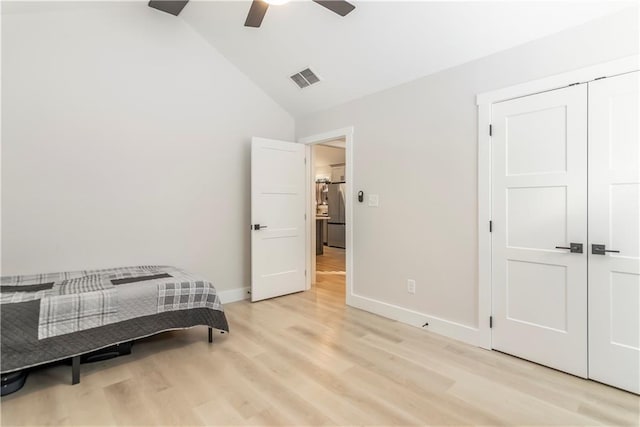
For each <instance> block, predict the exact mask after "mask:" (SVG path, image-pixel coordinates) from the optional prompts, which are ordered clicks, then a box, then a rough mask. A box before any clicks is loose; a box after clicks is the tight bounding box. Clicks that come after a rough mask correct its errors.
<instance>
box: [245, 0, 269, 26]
mask: <svg viewBox="0 0 640 427" xmlns="http://www.w3.org/2000/svg"><path fill="white" fill-rule="evenodd" d="M267 9H269V3H267V2H265V1H263V0H253V3H251V9H249V14H248V15H247V20H246V21H244V26H245V27H254V28H258V27H259V26H260V25H261V24H262V19H263V18H264V14H265V13H267Z"/></svg>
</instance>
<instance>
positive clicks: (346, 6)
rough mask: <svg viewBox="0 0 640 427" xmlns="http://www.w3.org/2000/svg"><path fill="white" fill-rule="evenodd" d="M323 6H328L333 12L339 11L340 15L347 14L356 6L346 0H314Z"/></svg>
mask: <svg viewBox="0 0 640 427" xmlns="http://www.w3.org/2000/svg"><path fill="white" fill-rule="evenodd" d="M313 1H314V2H316V3H318V4H319V5H321V6H324V7H326V8H327V9H329V10H330V11H332V12H335V13H337V14H338V15H340V16H346V15H348V14H349V12H351V11H352V10H353V9H355V8H356V7H355V6H354V5H352V4H351V3H349V2H348V1H344V0H313Z"/></svg>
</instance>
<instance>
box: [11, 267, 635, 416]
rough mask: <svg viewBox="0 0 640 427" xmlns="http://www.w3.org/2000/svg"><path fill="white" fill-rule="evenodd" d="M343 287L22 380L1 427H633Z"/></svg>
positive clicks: (601, 397) (574, 383) (593, 396)
mask: <svg viewBox="0 0 640 427" xmlns="http://www.w3.org/2000/svg"><path fill="white" fill-rule="evenodd" d="M343 280H344V278H343V276H332V275H323V277H322V280H321V281H320V283H319V284H318V285H317V286H315V287H314V289H313V290H311V291H309V292H304V293H299V294H295V295H290V296H286V297H282V298H277V299H273V300H268V301H263V302H259V303H256V304H250V303H248V302H238V303H234V304H228V305H227V306H226V310H227V314H228V317H229V322H230V326H231V334H229V335H222V336H217V338H216V342H215V343H214V344H208V343H207V339H206V338H207V330H206V328H204V327H198V328H194V329H191V330H188V331H177V332H170V333H165V334H161V335H159V336H156V337H152V338H149V339H146V340H143V341H141V342H139V343H137V344H136V345H134V347H133V354H132V355H130V356H125V357H120V358H117V359H112V360H109V361H104V362H99V363H95V364H89V365H82V382H81V383H80V384H79V385H76V386H71V385H69V382H70V368H69V367H67V366H58V367H51V368H47V369H42V370H40V371H37V372H35V373H32V374H31V375H30V377H29V379H28V380H27V384H26V386H25V387H24V388H23V389H22V390H21V391H19V392H18V393H15V394H13V395H10V396H7V397H6V398H3V399H2V407H1V410H2V415H1V421H2V425H43V424H49V425H60V424H74V425H114V424H117V425H152V424H163V425H219V426H222V425H285V424H286V425H366V424H370V425H419V424H439V425H454V424H455V425H463V424H483V425H513V424H527V425H556V426H560V425H598V424H603V425H637V424H638V413H639V403H640V401H639V398H638V397H637V396H635V395H632V394H629V393H625V392H622V391H620V390H616V389H613V388H610V387H607V386H604V385H601V384H598V383H595V382H590V381H586V380H582V379H579V378H576V377H573V376H570V375H566V374H563V373H560V372H557V371H554V370H551V369H547V368H544V367H542V366H538V365H535V364H532V363H528V362H526V361H523V360H520V359H516V358H513V357H510V356H507V355H504V354H500V353H497V352H491V351H486V350H482V349H479V348H475V347H471V346H468V345H465V344H461V343H458V342H455V341H452V340H449V339H446V338H443V337H440V336H438V335H435V334H431V333H429V332H427V331H423V330H420V329H417V328H413V327H411V326H407V325H403V324H400V323H397V322H394V321H391V320H387V319H384V318H381V317H378V316H375V315H373V314H369V313H366V312H363V311H360V310H357V309H352V308H346V307H345V305H344V302H343V301H344V291H343V289H344V282H343Z"/></svg>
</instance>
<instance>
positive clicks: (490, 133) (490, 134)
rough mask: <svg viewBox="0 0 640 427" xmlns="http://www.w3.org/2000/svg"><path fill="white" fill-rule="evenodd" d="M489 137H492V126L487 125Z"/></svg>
mask: <svg viewBox="0 0 640 427" xmlns="http://www.w3.org/2000/svg"><path fill="white" fill-rule="evenodd" d="M489 136H493V125H489Z"/></svg>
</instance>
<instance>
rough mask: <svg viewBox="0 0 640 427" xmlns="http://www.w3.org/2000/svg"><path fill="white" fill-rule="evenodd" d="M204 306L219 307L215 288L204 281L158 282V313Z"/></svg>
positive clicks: (217, 308) (216, 308)
mask: <svg viewBox="0 0 640 427" xmlns="http://www.w3.org/2000/svg"><path fill="white" fill-rule="evenodd" d="M200 307H206V308H210V309H212V310H219V309H220V300H219V299H218V296H217V295H216V293H215V289H212V288H211V287H209V286H208V285H207V284H206V283H205V282H202V281H197V282H181V283H159V284H158V313H161V312H163V311H171V310H187V309H190V308H200Z"/></svg>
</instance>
